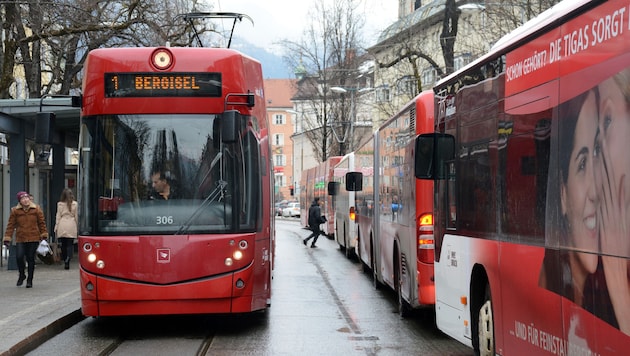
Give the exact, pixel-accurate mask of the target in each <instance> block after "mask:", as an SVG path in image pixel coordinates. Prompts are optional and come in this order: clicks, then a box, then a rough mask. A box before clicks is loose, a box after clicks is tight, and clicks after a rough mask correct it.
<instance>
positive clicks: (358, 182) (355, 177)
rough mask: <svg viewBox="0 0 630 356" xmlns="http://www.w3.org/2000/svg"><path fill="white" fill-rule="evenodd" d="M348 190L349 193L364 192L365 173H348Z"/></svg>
mask: <svg viewBox="0 0 630 356" xmlns="http://www.w3.org/2000/svg"><path fill="white" fill-rule="evenodd" d="M346 190H347V191H349V192H359V191H362V190H363V173H361V172H348V173H346Z"/></svg>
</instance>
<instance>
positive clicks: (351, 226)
mask: <svg viewBox="0 0 630 356" xmlns="http://www.w3.org/2000/svg"><path fill="white" fill-rule="evenodd" d="M355 170H356V167H355V153H354V152H350V153H348V154H346V155H344V156H343V158H341V160H340V161H339V163H337V165H335V167H334V168H333V182H334V183H335V184H334V188H332V191H331V193H332V199H333V206H334V207H335V209H334V214H333V216H332V217H331V218H332V219H333V220H334V227H335V240H336V241H337V244H338V245H339V249H340V250H341V251H343V252H344V253H345V255H346V257H348V258H350V257H352V256H354V255H355V248H356V241H357V224H356V221H355V219H356V191H355V190H353V189H347V188H348V187H347V186H346V176H347V173H348V172H353V171H355Z"/></svg>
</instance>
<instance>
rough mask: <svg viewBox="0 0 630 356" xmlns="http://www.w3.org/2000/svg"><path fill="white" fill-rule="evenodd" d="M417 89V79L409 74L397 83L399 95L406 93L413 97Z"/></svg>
mask: <svg viewBox="0 0 630 356" xmlns="http://www.w3.org/2000/svg"><path fill="white" fill-rule="evenodd" d="M417 89H418V86H417V81H416V79H415V78H414V77H413V76H411V75H407V76H404V77H402V78H400V80H398V83H396V93H397V94H398V95H405V94H406V95H409V96H412V97H413V96H416V94H417V92H418V90H417Z"/></svg>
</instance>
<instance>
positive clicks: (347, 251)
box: [343, 225, 350, 259]
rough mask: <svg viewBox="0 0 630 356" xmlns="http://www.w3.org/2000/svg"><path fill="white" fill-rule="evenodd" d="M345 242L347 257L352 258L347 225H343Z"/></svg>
mask: <svg viewBox="0 0 630 356" xmlns="http://www.w3.org/2000/svg"><path fill="white" fill-rule="evenodd" d="M343 244H344V245H345V246H346V249H345V251H344V252H345V253H346V258H348V259H349V258H350V246H349V245H348V234H347V232H346V226H345V225H344V227H343Z"/></svg>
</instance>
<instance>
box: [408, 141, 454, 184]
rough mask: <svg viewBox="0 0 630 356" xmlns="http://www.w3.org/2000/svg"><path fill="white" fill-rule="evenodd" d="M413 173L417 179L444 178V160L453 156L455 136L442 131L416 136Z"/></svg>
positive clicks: (448, 159)
mask: <svg viewBox="0 0 630 356" xmlns="http://www.w3.org/2000/svg"><path fill="white" fill-rule="evenodd" d="M415 152H416V157H415V162H414V164H415V165H414V173H415V176H416V178H418V179H430V180H441V179H446V162H447V161H451V160H453V159H454V157H455V138H454V137H453V136H452V135H448V134H442V133H437V132H435V133H430V134H422V135H419V136H418V137H417V138H416V145H415Z"/></svg>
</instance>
